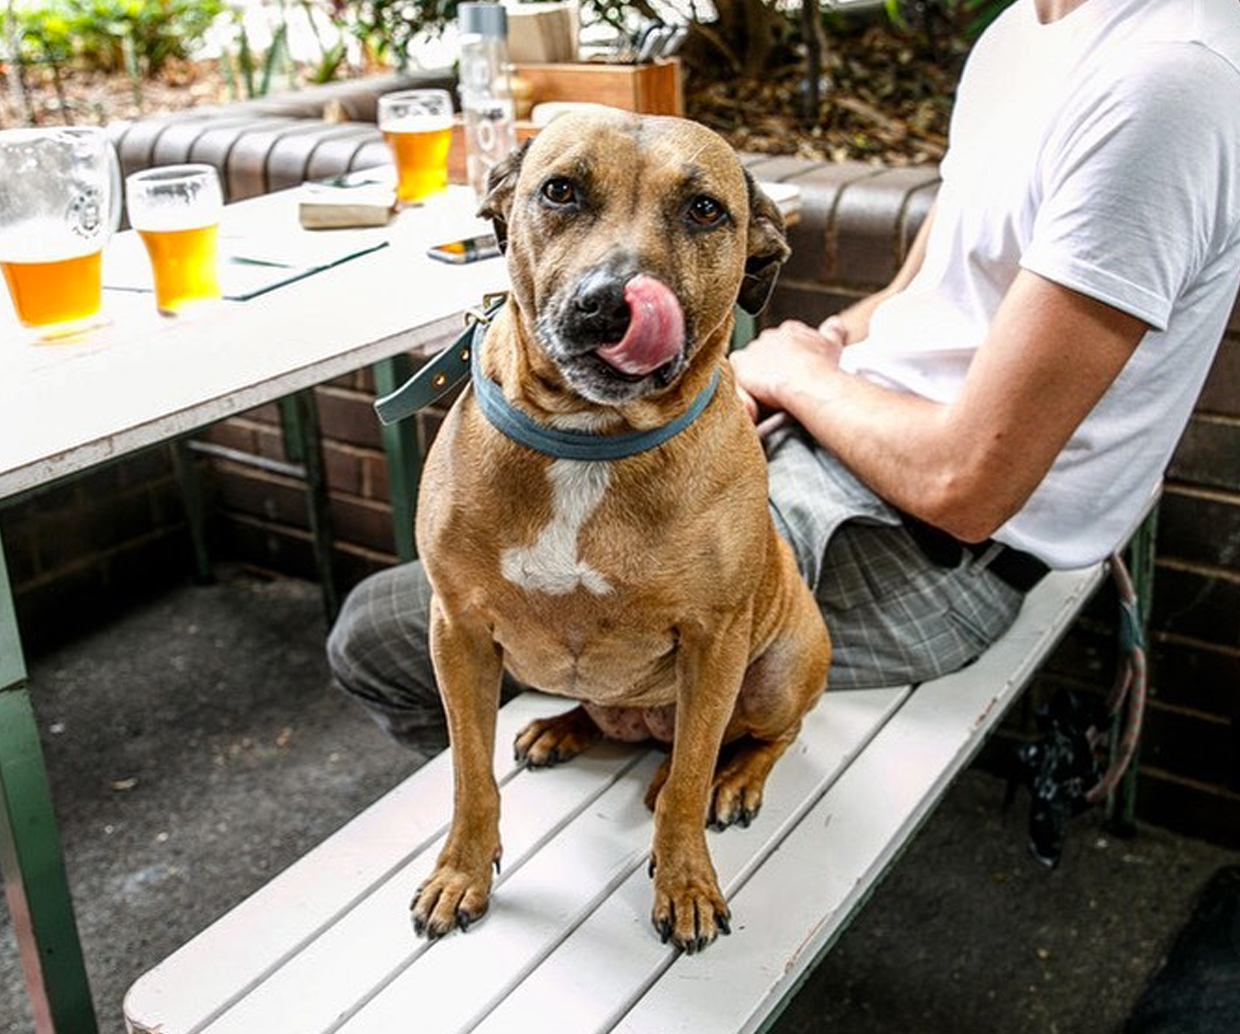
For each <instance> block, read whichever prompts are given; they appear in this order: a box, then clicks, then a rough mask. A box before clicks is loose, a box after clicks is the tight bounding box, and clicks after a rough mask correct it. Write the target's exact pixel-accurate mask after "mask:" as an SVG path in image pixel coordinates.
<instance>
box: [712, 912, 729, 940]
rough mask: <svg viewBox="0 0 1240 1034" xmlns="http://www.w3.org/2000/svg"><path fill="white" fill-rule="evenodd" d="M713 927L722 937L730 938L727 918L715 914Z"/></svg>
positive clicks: (717, 913)
mask: <svg viewBox="0 0 1240 1034" xmlns="http://www.w3.org/2000/svg"><path fill="white" fill-rule="evenodd" d="M715 925H716V926H717V927H719V932H720V933H722V934H723V935H724V937H730V936H731V935H732V924H731V922H730V921H729V917H728V916H726V915H723V914H721V913H719V912H716V913H715Z"/></svg>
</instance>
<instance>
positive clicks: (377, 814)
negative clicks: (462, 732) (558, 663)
mask: <svg viewBox="0 0 1240 1034" xmlns="http://www.w3.org/2000/svg"><path fill="white" fill-rule="evenodd" d="M569 706H571V704H570V703H569V702H568V701H564V700H557V699H555V698H553V697H547V696H544V695H541V694H537V693H527V694H523V695H522V696H520V697H518V698H517V699H516V700H514V701H512V702H511V703H510V704H509V705H508V706H507V707H505V708H504V709H503V710H502V711H501V713H500V718H499V726H498V731H497V734H496V744H495V771H496V775H497V777H498V778H500V779H508V778H511V776H512V774H513V773H514V772H515V771H516V766H515V763H514V761H513V757H512V740H513V737H514V736H515V735H516V733H517V731H518V730H519V729H520V728H522V727H523V726H524V725H525V724H526V723H527V722H529V721H530V720H531V719H533V718H536V717H539V716H542V715H548V714H553V713H555V712H556V711H557V710H564V709H566V708H568V707H569ZM451 799H452V764H451V759H450V758H449V756H448V755H447V754H446V753H444V754H441V755H439V756H438V757H436V758H433V759H432V760H430V761H428V762H427V763H426V764H425V765H423V766H422V767H421V768H420V769H418V770H417V772H415V773H414V774H413V775H412V776H410V777H409V778H407V779H405V780H404V781H403V782H401V783H400V784H399V785H397V786H396V787H395V788H394V789H393V790H391V791H389V792H388V793H387V794H385V795H384V796H383V797H381V798H379V800H377V801H376V802H375V803H374V804H372V805H370V807H368V808H366V809H365V810H364V811H362V812H361V813H360V814H358V815H357V816H356V817H355V818H353V819H352V820H350V821H349V823H348V824H347V825H346V826H345V827H343V828H342V829H340V830H338V831H337V832H336V833H334V834H332V836H330V837H328V838H327V839H326V840H324V841H323V843H321V844H319V845H318V846H317V847H316V848H314V850H312V851H310V852H309V853H308V854H306V855H305V856H304V857H302V858H300V859H298V861H296V862H294V863H293V864H292V865H291V866H289V867H288V868H287V869H285V870H284V871H283V872H282V873H280V874H279V875H278V876H277V877H276V878H275V879H273V880H272V881H271V882H269V883H268V884H266V885H265V886H264V887H263V888H261V889H260V890H259V891H258V892H257V893H255V894H254V895H252V896H251V897H249V898H247V899H246V900H245V901H243V902H241V903H240V904H239V905H237V906H236V907H235V908H234V909H232V910H231V911H230V912H228V913H227V914H226V915H224V916H222V917H221V918H220V919H219V920H217V921H216V922H215V923H213V924H212V925H211V926H209V927H207V928H206V929H205V930H203V931H202V932H201V933H199V934H198V935H197V936H196V937H195V938H194V939H193V940H192V941H190V942H189V943H188V944H186V945H184V946H182V947H181V948H179V949H178V950H177V951H176V952H174V953H173V954H172V955H170V956H169V957H168V958H166V959H165V960H164V961H163V962H161V963H160V964H159V965H158V966H155V967H154V968H153V969H151V970H149V971H148V972H147V973H145V974H144V975H143V976H141V977H139V978H138V980H137V981H136V982H135V983H134V984H133V986H132V987H131V988H130V989H129V993H128V994H127V995H126V998H125V1014H126V1016H127V1017H128V1018H129V1019H130V1022H131V1023H136V1022H137V1021H139V1020H140V1021H141V1024H143V1025H145V1026H144V1027H142V1026H139V1027H135V1029H138V1030H141V1029H149V1030H151V1031H158V1030H163V1031H194V1030H198V1029H200V1028H201V1026H202V1025H203V1024H204V1023H205V1022H206V1021H208V1020H209V1018H210V1017H211V1016H213V1015H215V1014H217V1013H218V1012H219V1011H221V1010H222V1009H223V1008H225V1007H226V1006H227V1005H228V1004H229V1003H230V1002H232V1001H235V1000H236V999H237V998H239V997H240V996H242V995H244V994H245V993H247V992H248V991H249V989H250V988H251V987H252V986H254V984H256V983H257V982H259V981H260V980H262V978H263V977H264V975H265V974H267V973H269V972H271V971H272V970H273V969H275V968H276V967H278V966H279V965H280V964H281V963H282V962H283V961H284V960H285V959H287V958H288V957H290V956H291V955H293V954H294V953H296V951H297V950H298V949H299V947H300V946H302V945H304V944H306V943H308V942H309V941H310V940H312V939H313V938H314V937H315V936H316V935H317V934H318V933H319V932H320V931H322V930H323V929H325V928H326V927H328V926H330V924H331V923H333V922H334V921H335V920H336V919H338V918H339V917H340V916H341V915H343V914H345V913H346V912H348V910H349V909H350V908H352V907H353V905H354V904H355V903H356V902H357V900H358V899H359V898H360V897H362V896H364V895H365V894H366V893H367V892H368V890H369V889H370V888H372V887H374V886H375V885H377V884H378V883H379V882H380V881H382V880H384V879H386V878H387V877H389V876H390V875H391V873H392V872H393V871H394V870H396V869H397V868H398V867H400V866H403V865H406V864H408V862H409V860H410V858H411V857H413V856H414V855H415V854H417V853H418V852H419V851H421V850H423V849H425V847H426V846H427V845H428V844H429V843H431V842H432V841H433V840H434V839H435V838H436V837H438V836H439V835H440V834H441V833H442V832H443V830H444V829H445V828H446V825H447V819H448V813H447V811H446V810H445V809H444V808H443V807H442V806H441V805H439V806H435V807H428V806H427V802H428V801H430V802H443V801H451ZM183 973H192V974H194V976H193V980H192V981H187V980H185V979H184V978H182V977H180V976H179V974H183Z"/></svg>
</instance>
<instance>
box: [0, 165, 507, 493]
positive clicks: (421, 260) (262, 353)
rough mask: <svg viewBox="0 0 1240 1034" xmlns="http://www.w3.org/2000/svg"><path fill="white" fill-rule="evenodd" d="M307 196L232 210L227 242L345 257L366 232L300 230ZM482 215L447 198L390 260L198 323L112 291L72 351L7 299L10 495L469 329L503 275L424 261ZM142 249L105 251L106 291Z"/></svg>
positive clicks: (0, 335)
mask: <svg viewBox="0 0 1240 1034" xmlns="http://www.w3.org/2000/svg"><path fill="white" fill-rule="evenodd" d="M296 197H297V192H296V191H285V192H281V193H278V194H271V195H267V196H265V197H262V198H255V199H253V200H251V201H245V202H241V203H239V204H237V205H232V206H229V207H228V208H227V209H226V214H225V219H224V221H223V222H222V224H221V238H222V239H223V238H225V237H227V238H230V239H231V240H233V242H234V243H235V242H236V240H237V238H238V237H241V236H243V237H244V238H245V239H246V240H247V241H248V242H262V247H267V246H269V243H270V242H272V241H279V242H280V243H279V247H287V243H288V241H289V240H290V239H296V240H297V241H299V242H300V243H301V244H302V245H303V246H304V249H309V251H310V252H315V251H317V252H320V253H324V254H325V253H326V252H330V251H336V252H339V251H341V249H340V247H339V245H337V244H335V243H333V242H332V235H338V234H350V233H358V231H335V230H319V231H306V230H302V229H300V227H299V226H298V225H297V214H296V212H297V206H296ZM475 207H476V204H475V201H474V197H473V194H472V192H471V191H469V190H468V189H467V188H464V187H450V188H449V189H448V191H447V192H446V194H444V195H441V196H439V197H437V198H435V199H433V200H432V201H430V202H428V203H427V204H426V205H424V206H422V207H419V208H414V209H409V210H406V211H403V212H401V213H400V215H399V216H398V217H397V218H396V219H395V220H393V222H392V223H391V224H390V225H389V226H388V227H386V228H383V229H380V230H370V231H364V233H363V234H362V236H363V237H364V236H365V235H366V234H370V235H374V234H378V235H381V236H384V237H386V238H387V240H388V242H389V243H388V246H387V247H384V248H381V249H379V250H377V251H373V252H371V253H369V254H365V255H361V256H358V257H356V258H352V259H350V260H349V261H347V262H343V263H341V264H339V265H337V266H334V267H332V268H331V269H329V270H323V271H320V272H317V273H314V274H312V275H310V276H307V277H305V278H304V279H301V280H297V281H294V282H292V283H288V284H285V285H283V286H281V287H278V288H276V289H275V290H272V291H270V292H268V293H266V294H263V295H261V296H259V297H256V298H252V299H251V300H249V301H244V302H239V301H225V302H221V303H220V304H219V305H217V306H213V307H212V308H211V309H210V310H209V311H203V312H200V313H197V314H194V315H190V316H186V317H181V318H175V319H167V318H165V317H162V316H160V315H159V314H158V313H157V312H156V311H155V305H154V301H153V295H151V294H149V293H146V292H136V291H128V290H116V289H106V290H105V292H104V313H105V314H106V316H107V317H108V319H109V322H108V323H107V325H105V326H102V327H100V328H98V329H96V330H92V331H90V332H88V333H87V334H86V335H84V336H83V337H82V338H80V339H78V340H76V341H74V342H73V343H66V344H31V343H26V342H24V341H22V340H21V339H22V333H21V331H20V330H19V328H18V326H17V324H16V321H15V318H14V316H13V313H12V308H11V304H10V301H9V297H8V293H7V291H4V290H0V498H4V497H6V496H10V495H15V494H17V493H19V492H23V491H26V490H28V489H31V488H35V487H38V486H40V485H43V484H46V483H48V482H50V481H53V480H55V479H57V478H59V477H62V476H65V475H68V474H72V473H75V472H78V471H81V470H84V469H86V468H88V467H91V466H93V465H95V464H97V463H102V462H106V461H107V460H110V459H113V458H116V457H119V456H122V455H124V454H126V453H129V452H132V451H134V450H136V449H140V448H143V447H144V446H148V445H153V444H156V443H158V442H161V441H166V440H169V439H171V438H174V437H176V436H178V435H180V434H184V433H186V432H189V431H192V430H194V429H195V428H197V427H201V426H204V425H206V424H209V423H212V422H214V421H216V420H221V419H223V418H225V417H228V416H231V415H233V414H236V413H240V412H244V411H245V410H247V409H251V408H253V407H254V406H258V405H262V404H264V403H267V402H270V401H273V400H274V399H278V398H281V397H283V396H284V395H287V394H289V393H291V392H294V391H299V390H302V389H304V388H308V387H311V386H313V385H315V384H319V383H322V382H323V381H326V380H329V379H331V378H333V377H337V376H340V375H341V374H344V373H348V372H350V371H352V370H355V369H358V368H360V367H363V366H367V365H369V364H371V363H373V362H376V361H378V360H380V359H384V358H388V357H390V356H392V355H396V354H398V353H401V352H404V351H407V350H413V349H417V348H418V347H420V346H423V345H426V344H428V343H430V342H433V341H435V340H436V339H438V338H440V337H441V336H442V335H443V334H445V333H447V332H450V331H451V330H453V329H455V328H456V327H458V326H460V325H461V324H460V314H461V313H462V312H463V311H464V310H466V309H468V308H470V307H471V306H474V305H477V304H478V303H479V302H480V301H481V299H482V295H483V294H484V293H485V292H488V291H494V290H502V289H503V288H504V287H505V286H506V284H507V271H506V268H505V265H504V262H503V260H502V259H490V260H486V261H483V262H476V263H472V264H470V265H464V266H452V265H448V264H445V263H442V262H436V261H434V260H432V259H429V258H427V257H426V253H425V252H426V248H427V246H428V245H430V244H435V243H440V242H443V241H448V240H454V239H457V238H460V237H464V236H469V235H472V234H477V233H483V232H486V231H487V230H488V229H489V227H488V226H487V224H486V223H484V222H483V221H481V220H478V219H477V218H476V217H475V216H474V215H473V212H474V209H475ZM336 239H337V240H339V239H340V238H339V237H337V238H336ZM325 242H326V243H325ZM139 243H140V242H138V241H137V238H136V237H134V236H133V235H132V234H121V235H118V237H117V238H115V239H114V240H113V241H112V243H110V244H109V245H108V248H107V250H106V251H105V263H104V264H105V274H104V279H105V284H107V283H108V282H109V281H111V282H117V277H118V276H119V277H120V279H121V280H123V279H124V275H123V274H118V273H117V269H118V264H124V263H123V262H122V261H121V260H122V259H126V258H127V257H126V255H125V252H126V249H129V251H130V255H129V256H128V257H132V249H133V248H134V247H135V246H138V245H139ZM344 250H346V251H347V250H349V249H347V248H346V249H344ZM264 254H265V253H264V252H263V251H262V248H261V247H260V249H259V251H258V255H259V256H260V257H261V256H263V255H264ZM221 279H224V277H223V275H222V277H221ZM227 290H228V289H227V286H225V292H226V293H227Z"/></svg>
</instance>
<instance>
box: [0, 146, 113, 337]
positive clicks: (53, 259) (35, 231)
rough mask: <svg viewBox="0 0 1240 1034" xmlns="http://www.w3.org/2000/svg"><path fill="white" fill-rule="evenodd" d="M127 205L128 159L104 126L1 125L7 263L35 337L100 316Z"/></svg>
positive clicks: (1, 248) (0, 249) (1, 252)
mask: <svg viewBox="0 0 1240 1034" xmlns="http://www.w3.org/2000/svg"><path fill="white" fill-rule="evenodd" d="M120 211H121V185H120V165H119V163H118V161H117V158H116V151H115V150H114V149H113V147H112V143H111V141H110V140H109V139H108V137H107V135H106V134H105V133H104V132H103V130H100V129H93V128H87V127H72V126H66V127H60V128H35V129H6V130H3V131H0V269H2V270H3V273H4V279H5V282H6V283H7V284H8V288H9V295H10V297H11V298H12V300H13V309H14V311H15V312H16V314H17V318H18V320H19V321H20V322H21V323H22V325H23V326H25V327H29V328H31V335H32V336H33V337H34V338H36V339H42V340H56V339H59V338H63V337H68V336H70V335H72V334H75V333H77V332H79V331H81V330H83V329H85V328H87V327H90V326H92V325H93V324H95V323H97V322H100V313H99V308H100V302H101V299H102V294H101V259H102V254H103V246H104V245H105V244H106V243H107V242H108V240H109V238H110V237H111V236H112V233H113V231H114V230H115V229H116V227H117V226H118V225H119V223H120Z"/></svg>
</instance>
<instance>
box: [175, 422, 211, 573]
mask: <svg viewBox="0 0 1240 1034" xmlns="http://www.w3.org/2000/svg"><path fill="white" fill-rule="evenodd" d="M172 471H173V474H174V475H175V476H176V481H177V488H178V490H179V491H180V493H181V502H182V503H183V504H184V506H185V516H186V518H187V520H188V521H189V535H190V541H191V542H192V543H193V546H194V577H195V579H196V580H197V581H198V582H200V583H201V584H203V585H207V584H209V583H211V582H213V581H215V571H214V568H213V567H212V565H211V551H210V549H208V547H207V506H206V500H205V499H204V498H203V494H202V478H201V476H200V475H199V472H198V461H197V460H195V459H194V452H193V449H191V448H190V440H189V439H188V438H178V439H177V440H176V441H174V442H173V443H172Z"/></svg>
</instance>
